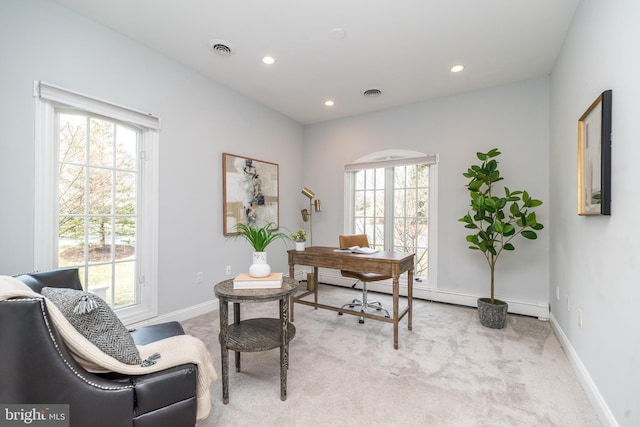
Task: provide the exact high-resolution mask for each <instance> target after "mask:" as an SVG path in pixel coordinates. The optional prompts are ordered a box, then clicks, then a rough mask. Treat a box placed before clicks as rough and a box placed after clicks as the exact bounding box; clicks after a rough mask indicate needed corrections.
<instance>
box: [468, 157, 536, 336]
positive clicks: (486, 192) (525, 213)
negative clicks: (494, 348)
mask: <svg viewBox="0 0 640 427" xmlns="http://www.w3.org/2000/svg"><path fill="white" fill-rule="evenodd" d="M476 155H477V157H478V160H480V162H481V163H480V164H479V165H472V166H470V167H469V169H468V170H467V172H465V173H463V174H462V175H463V176H464V177H465V178H469V183H468V184H467V185H466V187H467V189H468V190H469V195H470V197H471V204H470V207H471V210H470V211H468V212H467V214H466V215H465V216H463V217H462V218H459V219H458V221H460V222H463V223H464V226H465V228H467V229H469V230H471V232H472V234H469V235H467V237H466V239H467V242H469V243H470V245H469V248H470V249H472V250H476V251H480V253H482V255H484V257H485V259H486V261H487V264H488V266H489V273H490V276H491V296H490V298H479V299H478V315H479V318H480V323H481V324H482V325H483V326H486V327H489V328H495V329H500V328H503V327H504V324H505V320H506V316H507V310H508V304H507V303H506V302H504V301H500V300H498V299H496V298H495V296H494V290H495V268H496V263H497V262H498V259H500V257H501V255H502V254H503V253H504V251H510V252H511V251H514V250H515V246H514V244H513V241H514V239H515V238H516V237H518V236H522V237H524V238H526V239H529V240H535V239H537V238H538V235H537V233H536V232H537V231H539V230H542V229H543V228H544V226H543V225H542V224H541V223H539V222H538V220H537V218H536V213H535V208H536V207H538V206H540V205H541V204H542V202H541V201H540V200H537V199H534V198H532V197H531V196H530V195H529V193H528V192H527V191H521V190H518V191H511V190H510V189H509V188H507V187H504V195H502V194H501V195H498V192H499V191H498V189H497V188H496V187H497V185H496V183H497V182H499V181H502V179H503V178H502V176H500V171H499V170H498V161H497V160H496V158H497V157H498V156H499V155H500V151H498V149H497V148H494V149H492V150H489V151H488V152H486V153H477V154H476Z"/></svg>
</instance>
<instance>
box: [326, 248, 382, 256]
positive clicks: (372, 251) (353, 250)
mask: <svg viewBox="0 0 640 427" xmlns="http://www.w3.org/2000/svg"><path fill="white" fill-rule="evenodd" d="M333 251H334V252H351V253H354V254H367V255H371V254H375V253H376V252H378V250H377V249H372V248H364V247H360V246H351V247H348V248H340V249H334V250H333Z"/></svg>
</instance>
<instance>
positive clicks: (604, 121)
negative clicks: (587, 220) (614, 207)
mask: <svg viewBox="0 0 640 427" xmlns="http://www.w3.org/2000/svg"><path fill="white" fill-rule="evenodd" d="M578 215H611V90H606V91H604V92H602V93H601V94H600V96H598V98H597V99H596V100H595V101H594V102H593V103H592V104H591V106H589V108H588V109H587V111H585V113H584V114H583V115H582V117H580V119H579V120H578Z"/></svg>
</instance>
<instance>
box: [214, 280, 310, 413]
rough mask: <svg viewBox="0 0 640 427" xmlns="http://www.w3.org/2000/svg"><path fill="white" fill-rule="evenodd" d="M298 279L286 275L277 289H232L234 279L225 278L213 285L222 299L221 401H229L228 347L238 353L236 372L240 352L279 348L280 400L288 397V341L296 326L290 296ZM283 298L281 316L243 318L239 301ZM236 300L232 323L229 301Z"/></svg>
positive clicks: (263, 300) (295, 287)
mask: <svg viewBox="0 0 640 427" xmlns="http://www.w3.org/2000/svg"><path fill="white" fill-rule="evenodd" d="M297 288H298V282H297V281H296V280H293V279H291V278H289V277H284V278H283V283H282V287H281V288H278V289H233V280H225V281H224V282H220V283H218V284H217V285H216V286H215V287H214V292H215V295H216V296H217V297H218V300H219V301H220V336H219V339H220V353H221V359H222V361H221V363H222V402H223V403H224V404H225V405H226V404H227V403H229V350H232V351H234V352H235V362H236V372H240V352H242V351H264V350H271V349H273V348H277V347H280V400H283V401H284V400H287V369H288V368H289V341H291V340H292V339H293V337H294V336H295V335H296V328H295V326H293V324H291V322H289V305H290V304H289V297H290V296H291V295H293V294H294V293H295V291H296V289H297ZM276 300H278V301H280V318H278V319H270V318H269V319H265V318H257V319H247V320H242V321H241V320H240V303H259V302H266V301H276ZM229 302H232V303H233V322H234V323H233V324H231V325H229V308H228V303H229Z"/></svg>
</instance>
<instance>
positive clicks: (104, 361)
mask: <svg viewBox="0 0 640 427" xmlns="http://www.w3.org/2000/svg"><path fill="white" fill-rule="evenodd" d="M19 297H23V298H34V297H37V298H44V297H43V296H42V295H40V294H38V293H36V292H34V291H33V290H31V288H29V287H28V286H27V285H25V284H24V283H22V282H21V281H19V280H18V279H16V278H13V277H10V276H0V301H2V300H5V299H10V298H19ZM45 301H46V304H47V309H48V311H49V314H50V315H51V319H52V320H53V324H54V325H55V328H56V330H57V331H58V333H59V334H60V336H61V337H62V340H63V341H64V343H65V345H66V346H67V348H68V349H69V351H70V352H71V354H72V356H73V358H74V359H75V360H76V361H77V362H78V363H79V364H80V365H81V366H82V367H83V368H85V369H86V370H87V371H89V372H118V373H121V374H126V375H144V374H149V373H152V372H158V371H162V370H164V369H168V368H171V367H173V366H177V365H181V364H184V363H195V364H196V365H197V366H198V382H197V391H196V394H197V399H198V412H197V419H199V420H202V419H204V418H207V416H208V415H209V412H210V411H211V395H210V391H209V389H210V387H211V383H212V382H213V381H214V380H215V379H216V378H217V376H216V371H215V369H214V368H213V364H212V362H211V356H210V355H209V352H208V351H207V349H206V347H205V345H204V343H203V342H202V341H200V340H199V339H198V338H195V337H193V336H191V335H179V336H175V337H171V338H166V339H164V340H160V341H156V342H153V343H150V344H147V345H142V346H138V350H139V351H140V357H141V358H142V359H143V360H144V359H146V358H147V357H149V356H150V355H152V354H153V353H160V355H161V357H160V358H159V359H157V360H156V362H157V363H156V364H155V365H152V366H147V367H142V366H138V365H127V364H126V363H122V362H120V361H118V360H116V359H115V358H113V357H111V356H109V355H107V354H105V353H103V352H102V351H101V350H100V349H99V348H98V347H96V346H95V345H93V344H92V343H91V342H90V341H89V340H87V339H86V338H85V337H84V336H83V335H82V334H80V332H78V331H77V330H76V329H75V328H74V327H73V325H71V323H69V321H68V320H67V319H66V318H65V317H64V315H63V314H62V313H61V312H60V310H58V308H57V307H56V306H55V305H54V304H53V303H52V302H51V301H49V300H48V299H46V298H45Z"/></svg>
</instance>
